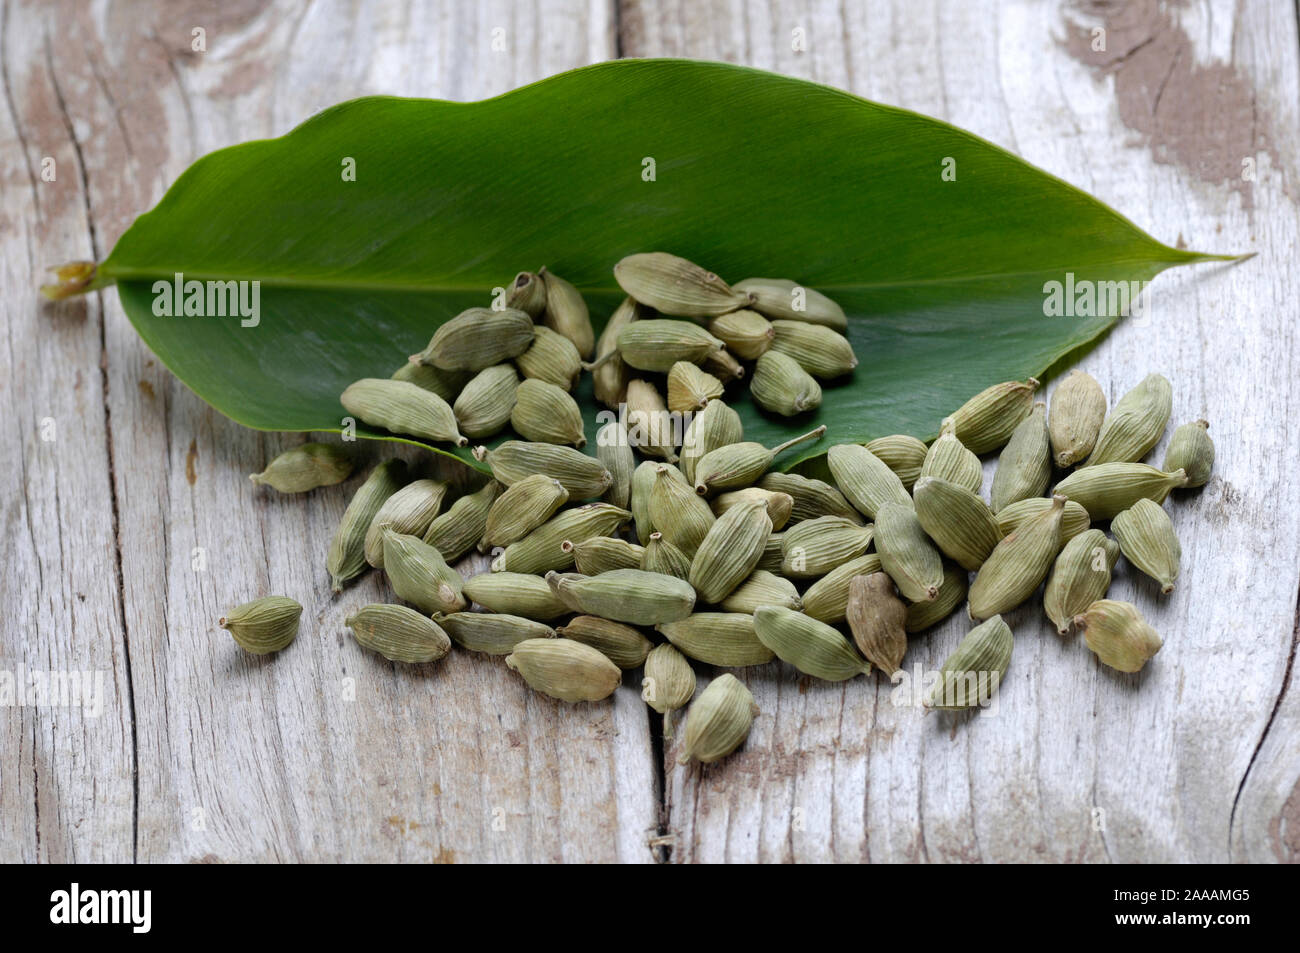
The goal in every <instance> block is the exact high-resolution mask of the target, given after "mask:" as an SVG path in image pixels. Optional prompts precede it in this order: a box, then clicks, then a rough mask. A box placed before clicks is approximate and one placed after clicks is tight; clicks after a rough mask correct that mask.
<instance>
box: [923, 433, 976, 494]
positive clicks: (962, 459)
mask: <svg viewBox="0 0 1300 953" xmlns="http://www.w3.org/2000/svg"><path fill="white" fill-rule="evenodd" d="M920 475H921V476H923V477H934V478H936V479H939V480H947V481H948V482H949V483H956V484H957V485H958V486H964V487H965V488H966V489H968V490H970V491H971V492H972V493H979V491H980V488H981V487H983V486H984V466H983V464H981V463H980V458H979V457H977V456H975V454H973V453H971V452H970V451H969V450H968V449H966V445H965V444H964V443H962V442H961V441H960V440H958V439H957V438H956V437H955V436H953V435H952V434H951V433H941V434H939V436H938V438H937V439H936V440H935V441H934V443H932V444H930V449H929V450H928V451H926V454H925V460H924V462H923V463H922V464H921V473H920Z"/></svg>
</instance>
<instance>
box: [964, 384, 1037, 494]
mask: <svg viewBox="0 0 1300 953" xmlns="http://www.w3.org/2000/svg"><path fill="white" fill-rule="evenodd" d="M1036 390H1038V380H1037V379H1036V378H1033V377H1031V378H1029V380H1027V381H1007V382H1006V383H1003V384H994V385H993V386H992V387H986V388H985V389H984V390H982V391H980V392H979V393H978V394H976V395H975V396H974V397H972V398H971V399H970V400H968V401H966V403H964V404H962V405H961V406H960V407H959V408H957V410H956V411H955V412H954V413H953V414H952V416H950V417H947V418H945V419H944V421H943V422H944V425H945V427H947V428H950V430H951V433H952V435H953V436H954V437H956V438H957V439H958V440H960V441H961V442H962V443H963V444H965V445H966V447H967V449H969V450H970V452H971V453H974V454H981V453H992V452H993V451H994V450H1000V449H1002V446H1003V445H1004V444H1005V443H1006V442H1007V441H1008V440H1010V439H1011V434H1012V432H1014V431H1015V429H1016V425H1017V424H1019V423H1020V421H1022V420H1024V419H1025V418H1026V417H1028V416H1029V411H1030V409H1031V408H1032V407H1033V406H1034V391H1036ZM954 482H956V481H954Z"/></svg>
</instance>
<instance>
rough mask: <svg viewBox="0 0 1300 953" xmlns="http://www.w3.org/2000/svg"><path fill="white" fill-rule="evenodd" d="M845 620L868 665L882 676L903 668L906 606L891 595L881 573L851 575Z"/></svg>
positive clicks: (890, 587)
mask: <svg viewBox="0 0 1300 953" xmlns="http://www.w3.org/2000/svg"><path fill="white" fill-rule="evenodd" d="M845 618H847V619H848V623H849V631H850V632H852V633H853V642H854V643H855V644H856V645H857V647H858V651H859V652H861V653H862V654H863V656H864V657H865V658H866V660H867V661H868V662H870V663H871V664H872V665H874V666H876V668H878V669H880V670H881V671H882V672H884V673H885V674H886V675H892V674H893V673H894V672H897V671H898V670H899V669H900V668H902V666H903V654H904V653H905V652H906V651H907V630H906V629H905V628H904V626H905V625H906V623H907V606H906V605H905V604H904V603H903V600H902V599H900V598H898V596H896V595H895V594H894V583H893V580H891V579H890V578H889V576H887V575H886V574H885V573H883V572H873V573H869V574H868V575H865V576H861V575H859V576H854V577H853V578H852V579H851V580H850V581H849V601H848V604H847V605H846V606H845Z"/></svg>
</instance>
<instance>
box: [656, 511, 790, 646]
mask: <svg viewBox="0 0 1300 953" xmlns="http://www.w3.org/2000/svg"><path fill="white" fill-rule="evenodd" d="M771 532H772V519H771V517H769V516H768V515H767V501H766V500H763V499H758V500H748V501H745V502H742V503H740V504H738V505H736V506H733V507H732V508H731V509H729V510H727V511H726V512H725V513H723V514H722V515H721V516H719V517H718V518H717V520H715V521H714V523H713V525H712V526H711V527H709V531H708V533H707V534H705V536H704V539H703V540H702V541H701V542H700V545H699V548H698V549H697V550H696V553H695V556H694V558H693V559H692V560H691V573H690V576H689V577H688V578H689V581H690V584H691V585H692V586H694V587H695V591H696V592H697V593H699V597H700V598H701V599H703V600H704V601H705V602H712V603H718V602H721V601H722V600H723V599H725V598H726V597H727V596H728V595H730V593H731V591H732V590H733V589H735V588H736V587H737V586H738V585H740V583H741V582H742V581H744V579H745V578H746V577H747V576H748V575H749V574H750V573H751V572H753V571H754V568H755V567H756V566H757V565H758V560H759V557H761V556H762V555H763V544H764V543H766V542H767V537H768V534H770V533H771ZM669 621H671V620H669Z"/></svg>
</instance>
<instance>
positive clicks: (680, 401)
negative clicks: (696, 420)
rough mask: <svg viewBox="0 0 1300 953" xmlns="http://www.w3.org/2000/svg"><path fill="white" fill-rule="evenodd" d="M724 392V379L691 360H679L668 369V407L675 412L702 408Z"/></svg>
mask: <svg viewBox="0 0 1300 953" xmlns="http://www.w3.org/2000/svg"><path fill="white" fill-rule="evenodd" d="M722 393H723V388H722V381H720V380H718V379H717V378H716V377H714V376H713V375H712V374H709V373H707V372H705V371H702V370H700V369H699V368H698V367H696V366H695V365H694V364H692V363H690V362H689V361H678V362H677V363H676V364H674V365H673V366H672V367H671V368H669V369H668V409H669V410H671V411H673V412H674V413H678V414H687V413H691V412H692V411H696V410H702V409H703V408H705V407H707V406H708V404H709V401H711V400H715V399H717V398H719V397H721V396H722Z"/></svg>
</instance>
